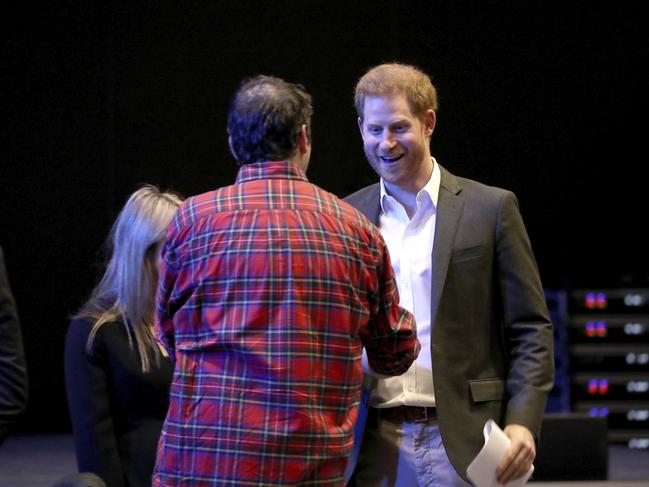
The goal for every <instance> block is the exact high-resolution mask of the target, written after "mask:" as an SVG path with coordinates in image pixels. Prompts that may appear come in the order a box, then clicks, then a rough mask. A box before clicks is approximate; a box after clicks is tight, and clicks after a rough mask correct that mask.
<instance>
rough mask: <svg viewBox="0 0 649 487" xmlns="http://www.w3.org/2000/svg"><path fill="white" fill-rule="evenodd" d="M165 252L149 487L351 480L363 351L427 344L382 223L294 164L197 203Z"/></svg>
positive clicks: (389, 370) (401, 357)
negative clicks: (163, 390)
mask: <svg viewBox="0 0 649 487" xmlns="http://www.w3.org/2000/svg"><path fill="white" fill-rule="evenodd" d="M167 237H168V238H167V242H166V243H165V246H164V248H163V264H162V268H161V284H160V289H159V291H158V307H157V320H156V322H157V327H156V334H157V336H158V338H159V339H160V341H161V342H162V343H163V345H164V346H165V347H166V348H167V349H168V350H169V352H170V355H171V357H172V358H174V360H175V362H176V366H175V373H174V379H173V383H172V386H171V398H170V399H171V404H170V407H169V412H168V414H167V419H166V421H165V424H164V427H163V431H162V436H161V438H160V443H159V446H158V457H157V465H156V469H155V473H154V485H155V486H179V485H183V486H190V485H191V486H204V485H205V486H207V485H210V486H212V485H236V486H248V485H258V486H262V485H263V486H269V485H343V477H342V476H343V471H344V468H345V464H346V457H347V455H348V454H349V452H350V449H351V446H352V442H353V438H352V429H353V424H354V421H355V419H356V414H357V408H358V404H359V400H360V385H361V380H362V375H363V374H362V368H361V350H362V346H365V347H366V349H367V353H368V356H369V358H370V363H371V364H372V365H373V367H374V369H375V370H377V371H378V372H381V373H384V374H390V375H396V374H400V373H403V372H405V371H406V370H407V369H408V367H409V366H410V364H411V362H412V361H413V360H414V359H415V357H416V355H417V353H418V351H419V342H418V341H417V339H416V336H415V335H416V333H415V326H414V321H413V317H412V315H410V314H409V313H408V312H407V311H406V310H404V309H402V308H400V307H399V306H398V304H397V303H398V296H397V288H396V284H395V281H394V277H393V274H392V267H391V265H390V259H389V255H388V252H387V248H386V245H385V243H384V241H383V239H382V237H381V234H380V233H379V231H378V230H377V229H376V228H375V227H374V226H373V225H372V224H371V223H369V221H368V220H366V219H365V217H364V216H362V215H361V214H360V213H359V212H358V211H356V210H355V209H353V208H352V207H351V206H349V205H348V204H346V203H344V202H342V201H341V200H339V199H338V198H337V197H335V196H334V195H332V194H330V193H327V192H325V191H323V190H322V189H320V188H318V187H317V186H315V185H313V184H310V183H309V182H308V181H307V179H306V177H305V175H304V173H303V172H302V171H301V170H300V169H298V168H297V166H295V165H293V164H291V163H288V162H265V163H256V164H250V165H246V166H243V167H242V168H241V169H240V171H239V174H238V177H237V181H236V184H234V185H232V186H228V187H225V188H222V189H219V190H217V191H213V192H209V193H205V194H202V195H199V196H196V197H193V198H190V199H188V200H187V201H186V202H185V203H184V204H183V205H182V207H181V208H180V209H179V211H178V213H177V214H176V217H175V218H174V220H173V222H172V224H171V225H170V227H169V231H168V235H167Z"/></svg>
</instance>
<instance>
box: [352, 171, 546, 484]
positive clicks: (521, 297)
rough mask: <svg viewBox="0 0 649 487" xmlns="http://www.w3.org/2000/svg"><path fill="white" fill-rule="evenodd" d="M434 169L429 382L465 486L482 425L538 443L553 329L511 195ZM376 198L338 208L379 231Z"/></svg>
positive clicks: (372, 191) (365, 195)
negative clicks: (512, 430)
mask: <svg viewBox="0 0 649 487" xmlns="http://www.w3.org/2000/svg"><path fill="white" fill-rule="evenodd" d="M440 170H441V187H440V191H439V199H438V206H437V222H436V225H435V242H434V246H433V254H432V256H431V258H432V268H433V283H432V295H431V297H430V298H431V302H432V307H431V310H432V316H431V323H433V331H432V340H431V356H432V362H433V383H434V387H435V400H436V405H437V416H438V421H439V428H440V432H441V435H442V438H443V441H444V446H445V448H446V452H447V454H448V456H449V458H450V460H451V462H452V464H453V466H454V467H455V469H456V470H457V472H458V473H459V474H460V475H461V476H462V477H464V478H465V479H466V467H467V466H468V464H469V463H470V462H471V460H472V459H473V457H474V456H475V455H476V454H477V453H478V451H479V450H480V448H481V447H482V445H483V444H484V437H483V434H482V429H483V426H484V424H485V422H486V421H487V419H489V418H493V419H494V420H495V421H496V422H497V423H498V424H499V425H500V426H501V427H504V426H505V425H507V424H510V423H517V424H521V425H524V426H526V427H527V428H529V429H530V431H532V433H533V434H534V435H535V437H536V438H538V435H539V433H540V427H541V421H542V416H543V412H544V410H545V405H546V401H547V396H548V393H549V392H550V389H551V388H552V384H553V381H554V358H553V357H554V356H553V349H552V347H553V338H552V323H551V321H550V316H549V313H548V309H547V306H546V303H545V298H544V293H543V287H542V285H541V280H540V277H539V271H538V268H537V264H536V261H535V259H534V255H533V253H532V247H531V245H530V241H529V238H528V236H527V231H526V230H525V226H524V224H523V220H522V217H521V214H520V211H519V208H518V202H517V200H516V197H515V196H514V194H513V193H512V192H510V191H506V190H503V189H500V188H495V187H491V186H486V185H484V184H481V183H478V182H476V181H472V180H470V179H464V178H460V177H457V176H454V175H453V174H451V173H450V172H448V171H447V170H445V169H444V168H443V167H441V166H440ZM379 197H380V185H379V184H378V183H377V184H374V185H371V186H368V187H366V188H364V189H361V190H359V191H357V192H356V193H353V194H352V195H350V196H348V197H347V198H345V201H346V202H348V203H350V204H351V205H352V206H354V207H356V208H357V209H359V210H360V211H361V212H363V213H364V214H365V216H367V217H368V219H369V220H370V221H372V222H374V223H375V224H377V225H378V223H379V215H380V210H381V207H380V202H379ZM365 403H366V402H365ZM362 406H363V404H362V405H361V407H362ZM359 416H361V417H363V416H362V415H359ZM362 426H363V425H362V424H359V427H358V428H357V430H356V431H357V433H358V432H359V429H361V428H362ZM359 436H360V435H359Z"/></svg>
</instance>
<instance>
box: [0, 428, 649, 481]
mask: <svg viewBox="0 0 649 487" xmlns="http://www.w3.org/2000/svg"><path fill="white" fill-rule="evenodd" d="M76 468H77V466H76V461H75V458H74V445H73V442H72V436H71V435H30V436H15V437H10V438H8V439H7V440H6V441H5V443H4V445H2V446H1V447H0V487H52V485H53V484H54V482H56V481H57V480H59V479H61V478H63V477H65V476H66V475H69V474H70V473H74V472H75V471H76ZM608 472H609V480H608V481H606V482H534V481H532V482H530V485H533V486H535V487H544V486H547V487H600V486H601V487H640V486H644V487H647V486H649V453H647V451H640V450H627V449H624V448H620V447H610V448H609V465H608Z"/></svg>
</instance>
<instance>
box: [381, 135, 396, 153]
mask: <svg viewBox="0 0 649 487" xmlns="http://www.w3.org/2000/svg"><path fill="white" fill-rule="evenodd" d="M396 143H397V142H396V140H394V137H393V136H392V134H390V133H387V134H385V135H384V136H383V138H382V139H381V149H382V150H391V149H392V148H394V146H395V145H396Z"/></svg>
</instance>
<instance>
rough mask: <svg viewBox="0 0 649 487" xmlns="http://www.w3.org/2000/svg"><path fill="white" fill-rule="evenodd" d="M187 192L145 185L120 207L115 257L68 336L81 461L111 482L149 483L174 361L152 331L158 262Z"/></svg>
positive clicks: (130, 486) (113, 235) (112, 485)
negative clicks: (180, 195) (171, 223)
mask: <svg viewBox="0 0 649 487" xmlns="http://www.w3.org/2000/svg"><path fill="white" fill-rule="evenodd" d="M180 203H181V199H180V198H179V197H178V196H176V195H174V194H171V193H163V192H161V191H160V190H159V189H158V188H156V187H155V186H151V185H145V186H143V187H142V188H140V189H138V190H137V191H135V192H134V193H133V194H132V195H131V196H130V197H129V199H128V201H127V202H126V204H125V205H124V208H123V209H122V211H121V212H120V214H119V216H118V217H117V220H116V221H115V223H114V225H113V228H112V230H111V232H110V235H109V238H108V241H107V244H108V247H109V252H110V259H109V261H108V264H107V266H106V271H105V272H104V275H103V277H102V278H101V280H100V281H99V284H98V285H97V286H96V287H95V289H94V290H93V292H92V294H91V296H90V299H89V300H88V301H87V302H86V303H85V305H84V306H83V307H82V308H81V310H80V311H79V312H78V313H77V314H76V316H74V317H73V319H72V322H71V324H70V328H69V330H68V334H67V337H66V343H65V382H66V389H67V396H68V404H69V408H70V415H71V418H72V427H73V431H74V441H75V449H76V454H77V463H78V467H79V471H80V472H92V473H95V474H96V475H98V476H99V477H101V478H102V479H103V480H104V482H106V484H107V486H108V487H139V486H145V485H146V486H149V485H151V473H152V470H153V465H154V462H155V454H156V445H157V442H158V437H159V436H160V430H161V427H162V423H163V421H164V418H165V415H166V412H167V407H168V405H169V386H170V384H171V377H172V373H173V366H172V364H171V361H170V360H169V358H168V357H167V356H166V355H165V354H164V353H163V352H162V349H161V348H160V347H159V346H158V343H157V342H156V340H155V338H154V336H153V332H152V325H153V316H154V308H155V293H156V288H157V284H158V262H159V258H160V249H161V246H162V243H163V242H164V238H165V233H166V228H167V225H168V224H169V222H170V221H171V218H172V217H173V215H174V213H175V212H176V209H177V208H178V206H179V205H180Z"/></svg>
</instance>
